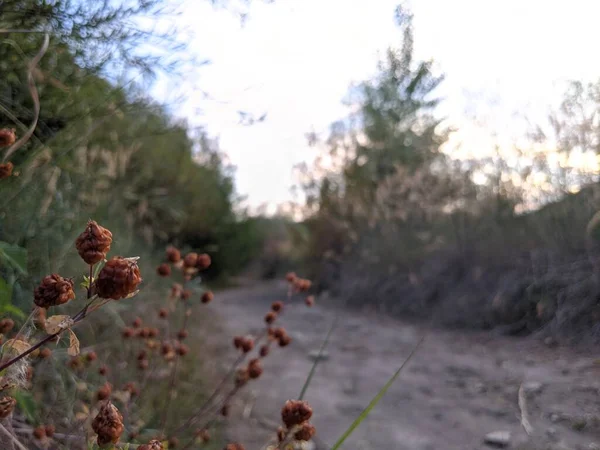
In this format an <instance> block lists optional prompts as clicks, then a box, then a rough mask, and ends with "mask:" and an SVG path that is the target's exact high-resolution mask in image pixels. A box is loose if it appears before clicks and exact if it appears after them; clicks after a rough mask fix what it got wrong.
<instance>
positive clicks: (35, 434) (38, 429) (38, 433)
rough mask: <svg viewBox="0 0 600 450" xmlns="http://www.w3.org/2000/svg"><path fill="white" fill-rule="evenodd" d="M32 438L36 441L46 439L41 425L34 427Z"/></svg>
mask: <svg viewBox="0 0 600 450" xmlns="http://www.w3.org/2000/svg"><path fill="white" fill-rule="evenodd" d="M33 437H34V438H36V439H37V440H38V441H41V440H42V439H44V438H45V437H46V427H45V426H43V425H40V426H39V427H35V428H34V429H33Z"/></svg>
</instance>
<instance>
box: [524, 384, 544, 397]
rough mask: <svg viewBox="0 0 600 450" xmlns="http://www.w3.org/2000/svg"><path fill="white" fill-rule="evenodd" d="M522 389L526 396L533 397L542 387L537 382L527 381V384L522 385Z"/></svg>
mask: <svg viewBox="0 0 600 450" xmlns="http://www.w3.org/2000/svg"><path fill="white" fill-rule="evenodd" d="M523 389H524V390H525V392H526V393H527V394H531V395H535V394H539V393H540V392H542V389H544V385H543V384H542V383H540V382H538V381H528V382H527V383H523Z"/></svg>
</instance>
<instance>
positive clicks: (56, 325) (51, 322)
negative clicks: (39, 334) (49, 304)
mask: <svg viewBox="0 0 600 450" xmlns="http://www.w3.org/2000/svg"><path fill="white" fill-rule="evenodd" d="M72 326H73V319H71V316H67V315H56V316H52V317H48V319H46V332H47V333H48V334H55V333H58V332H59V331H61V330H65V329H67V328H71V327H72Z"/></svg>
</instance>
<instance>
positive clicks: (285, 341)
mask: <svg viewBox="0 0 600 450" xmlns="http://www.w3.org/2000/svg"><path fill="white" fill-rule="evenodd" d="M291 342H292V338H291V337H290V336H288V335H287V334H285V335H283V336H281V337H280V338H279V340H278V343H279V346H280V347H287V346H288V345H290V343H291Z"/></svg>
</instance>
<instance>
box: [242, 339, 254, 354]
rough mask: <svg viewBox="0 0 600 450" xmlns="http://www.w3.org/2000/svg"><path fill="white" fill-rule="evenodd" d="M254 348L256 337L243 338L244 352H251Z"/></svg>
mask: <svg viewBox="0 0 600 450" xmlns="http://www.w3.org/2000/svg"><path fill="white" fill-rule="evenodd" d="M253 348H254V339H252V338H244V339H243V340H242V351H243V352H244V353H248V352H251V351H252V349H253Z"/></svg>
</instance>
